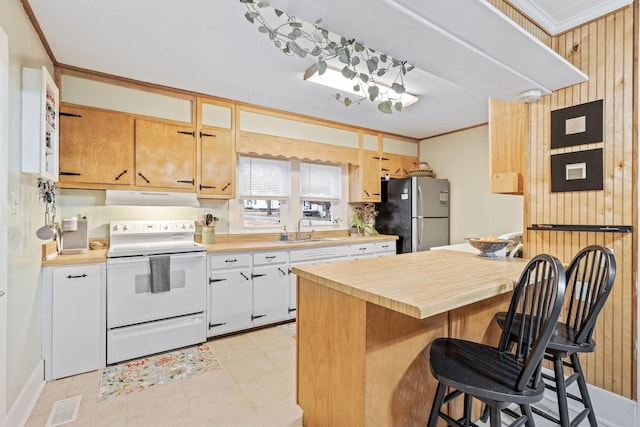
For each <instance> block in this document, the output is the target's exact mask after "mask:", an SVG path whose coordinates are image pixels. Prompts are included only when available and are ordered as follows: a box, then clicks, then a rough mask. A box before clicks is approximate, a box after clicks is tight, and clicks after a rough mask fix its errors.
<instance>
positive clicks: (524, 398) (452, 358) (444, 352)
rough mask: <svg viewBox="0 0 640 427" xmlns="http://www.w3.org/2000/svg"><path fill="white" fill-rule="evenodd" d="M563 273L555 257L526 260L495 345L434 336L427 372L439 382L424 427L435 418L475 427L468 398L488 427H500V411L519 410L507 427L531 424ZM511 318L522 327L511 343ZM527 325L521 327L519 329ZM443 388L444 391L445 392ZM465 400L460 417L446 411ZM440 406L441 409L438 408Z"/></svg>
mask: <svg viewBox="0 0 640 427" xmlns="http://www.w3.org/2000/svg"><path fill="white" fill-rule="evenodd" d="M564 289H565V272H564V269H563V268H562V264H560V261H558V259H557V258H555V257H552V256H550V255H546V254H541V255H537V256H536V257H534V258H533V259H531V261H529V262H528V263H527V265H526V267H525V268H524V271H523V272H522V274H521V276H520V279H519V280H518V283H517V284H516V287H515V289H514V291H513V296H512V298H511V303H510V304H509V312H508V314H507V316H506V323H505V327H504V329H503V331H502V335H501V336H500V343H499V344H498V346H497V347H492V346H488V345H485V344H481V343H476V342H472V341H466V340H461V339H455V338H438V339H436V340H434V341H432V343H431V347H430V348H429V362H430V365H431V373H432V375H433V376H434V378H435V379H436V380H437V381H438V387H437V388H436V394H435V396H434V398H433V405H432V406H431V413H430V414H429V423H428V427H436V426H437V425H438V422H439V420H440V419H443V420H444V421H445V422H446V423H447V425H449V426H459V427H469V426H475V424H474V423H473V420H472V417H473V414H472V412H473V411H472V399H474V398H475V399H479V400H480V401H482V402H484V403H486V404H487V407H488V408H489V414H488V415H489V416H490V418H491V424H490V425H491V427H501V425H502V423H501V411H502V410H509V411H510V408H508V406H509V405H510V404H516V405H518V406H519V407H520V414H519V415H518V414H517V413H515V412H513V411H510V412H509V413H510V414H512V413H513V414H514V415H515V418H516V419H515V420H514V422H513V423H511V424H510V426H511V427H519V426H522V425H526V426H527V427H533V426H534V420H533V414H532V412H531V406H530V405H531V404H532V403H535V402H538V401H540V400H542V398H543V397H544V390H545V387H544V382H543V381H542V378H541V369H542V356H543V354H544V349H545V347H546V346H547V344H548V342H549V339H550V338H551V334H552V333H553V330H554V328H555V327H556V323H557V322H558V316H559V315H560V310H561V309H562V301H563V297H564ZM514 319H534V321H520V325H521V326H522V327H521V328H519V329H518V335H517V336H516V337H515V338H516V340H515V342H514V343H512V342H511V340H510V335H511V333H510V332H511V330H512V325H513V321H514ZM525 325H526V328H525V327H524V326H525ZM447 390H449V392H448V394H447ZM459 396H464V413H463V415H462V418H454V416H453V415H452V414H450V413H448V412H447V406H451V405H447V403H448V402H451V401H452V400H453V399H457V398H458V397H459ZM443 408H444V409H443Z"/></svg>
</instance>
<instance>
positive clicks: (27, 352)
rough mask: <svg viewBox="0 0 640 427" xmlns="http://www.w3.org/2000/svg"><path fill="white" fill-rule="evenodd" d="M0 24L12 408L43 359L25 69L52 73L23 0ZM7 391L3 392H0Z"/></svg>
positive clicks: (7, 6)
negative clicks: (5, 86)
mask: <svg viewBox="0 0 640 427" xmlns="http://www.w3.org/2000/svg"><path fill="white" fill-rule="evenodd" d="M0 10H1V11H2V13H0V26H2V27H3V28H4V30H5V32H6V33H7V35H8V36H9V155H8V157H9V158H8V169H7V170H6V171H5V170H3V171H0V173H2V177H0V179H6V180H7V182H8V190H9V195H10V196H11V194H12V193H13V194H14V195H15V199H16V201H17V203H18V205H17V212H16V213H15V214H11V213H9V215H8V218H7V221H6V225H5V224H2V227H5V226H6V227H7V231H8V241H9V242H10V250H9V251H8V257H7V326H8V331H7V390H6V398H7V409H8V412H9V411H10V410H11V408H12V406H13V405H14V403H15V402H16V400H17V398H18V396H19V394H20V393H21V391H22V390H23V388H24V387H25V385H26V384H27V381H28V380H29V378H30V376H31V374H32V373H33V371H34V369H36V368H37V366H38V364H39V363H40V361H41V358H42V357H41V356H42V355H41V345H42V333H41V331H42V316H41V303H40V299H41V290H40V284H39V282H40V254H41V249H40V245H41V243H42V241H40V240H38V239H37V238H36V236H35V231H36V229H37V228H38V227H40V226H41V225H42V224H43V221H44V204H43V203H41V202H40V201H39V200H38V198H37V193H36V189H37V179H36V178H35V177H32V176H28V175H24V174H22V173H21V172H20V138H21V79H22V78H21V74H22V67H24V66H26V67H33V68H40V67H42V66H43V65H46V66H47V67H48V68H49V71H53V67H52V64H51V61H50V60H49V58H48V57H47V55H46V52H45V50H44V49H43V47H42V45H41V44H40V41H39V39H38V37H37V35H36V32H35V31H34V29H33V27H32V26H31V23H30V22H29V20H28V18H27V15H26V13H25V11H24V9H23V8H22V4H21V3H20V1H19V0H0ZM0 393H4V390H0Z"/></svg>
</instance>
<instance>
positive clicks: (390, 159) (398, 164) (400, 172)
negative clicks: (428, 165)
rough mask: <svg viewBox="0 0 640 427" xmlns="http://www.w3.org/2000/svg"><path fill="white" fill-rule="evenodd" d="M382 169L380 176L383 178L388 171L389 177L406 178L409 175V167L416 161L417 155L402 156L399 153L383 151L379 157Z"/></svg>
mask: <svg viewBox="0 0 640 427" xmlns="http://www.w3.org/2000/svg"><path fill="white" fill-rule="evenodd" d="M381 161H382V169H381V171H382V172H381V175H380V176H381V177H382V178H384V176H385V174H386V173H389V176H390V177H391V178H406V177H408V176H409V169H411V168H412V167H413V164H414V163H416V162H418V157H413V156H403V155H401V154H393V153H383V154H382V157H381Z"/></svg>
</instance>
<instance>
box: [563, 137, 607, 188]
mask: <svg viewBox="0 0 640 427" xmlns="http://www.w3.org/2000/svg"><path fill="white" fill-rule="evenodd" d="M603 154H604V152H603V150H602V148H596V149H594V150H584V151H576V152H574V153H563V154H553V155H551V192H552V193H558V192H563V191H590V190H602V189H603V188H604V182H603V176H604V171H603Z"/></svg>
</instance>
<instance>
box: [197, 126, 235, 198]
mask: <svg viewBox="0 0 640 427" xmlns="http://www.w3.org/2000/svg"><path fill="white" fill-rule="evenodd" d="M200 144H201V160H200V180H199V184H198V193H199V194H201V195H215V196H223V197H224V198H232V197H233V194H234V193H235V191H234V189H235V186H234V182H235V176H234V175H235V163H236V162H235V149H234V143H233V137H232V133H231V131H230V130H227V129H215V128H206V127H203V128H202V131H201V132H200Z"/></svg>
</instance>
